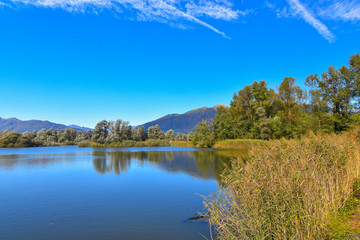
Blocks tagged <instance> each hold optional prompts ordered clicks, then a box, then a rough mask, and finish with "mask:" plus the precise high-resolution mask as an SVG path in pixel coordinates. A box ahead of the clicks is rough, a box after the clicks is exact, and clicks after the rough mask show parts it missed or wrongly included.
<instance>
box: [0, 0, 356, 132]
mask: <svg viewBox="0 0 360 240" xmlns="http://www.w3.org/2000/svg"><path fill="white" fill-rule="evenodd" d="M357 52H360V1H355V0H343V1H334V0H320V1H309V0H284V1H273V0H267V1H266V0H264V1H262V0H260V1H250V0H239V1H230V0H187V1H185V0H0V117H5V118H8V117H17V118H19V119H23V120H28V119H41V120H50V121H53V122H58V123H64V124H72V123H74V124H78V125H82V126H88V127H94V126H95V124H96V123H97V122H98V121H100V120H102V119H107V120H115V119H119V118H120V119H123V120H128V121H130V123H131V124H134V125H137V124H140V123H144V122H147V121H151V120H154V119H156V118H158V117H161V116H163V115H165V114H168V113H183V112H186V111H188V110H191V109H194V108H198V107H202V106H213V105H216V104H220V103H222V104H229V103H230V101H231V99H232V96H233V93H234V92H237V91H238V90H240V89H241V88H243V87H244V86H245V85H248V84H251V83H252V82H253V81H254V80H266V81H267V82H268V83H269V86H270V87H272V88H276V86H277V84H279V83H280V82H281V81H282V79H283V78H284V77H287V76H292V77H295V78H297V82H298V84H299V85H301V86H303V83H304V81H305V78H306V76H308V75H310V74H315V73H321V72H323V71H326V69H327V67H328V66H330V65H332V66H336V67H340V66H341V65H343V64H347V62H348V58H349V56H350V55H352V54H354V53H357Z"/></svg>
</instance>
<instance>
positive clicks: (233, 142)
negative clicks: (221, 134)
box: [214, 139, 268, 149]
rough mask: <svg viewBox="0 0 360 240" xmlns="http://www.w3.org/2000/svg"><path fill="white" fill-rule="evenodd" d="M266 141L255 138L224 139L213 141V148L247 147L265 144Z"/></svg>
mask: <svg viewBox="0 0 360 240" xmlns="http://www.w3.org/2000/svg"><path fill="white" fill-rule="evenodd" d="M267 142H268V141H264V140H257V139H226V140H221V141H218V142H216V143H215V145H214V148H222V149H249V148H250V147H252V146H254V145H257V144H259V145H261V144H266V143H267Z"/></svg>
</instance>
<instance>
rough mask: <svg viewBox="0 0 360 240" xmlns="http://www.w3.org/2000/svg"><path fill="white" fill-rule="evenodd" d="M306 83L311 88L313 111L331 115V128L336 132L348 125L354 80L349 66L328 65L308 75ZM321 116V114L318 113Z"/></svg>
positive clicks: (351, 110) (354, 85) (354, 86)
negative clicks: (318, 73) (326, 69)
mask: <svg viewBox="0 0 360 240" xmlns="http://www.w3.org/2000/svg"><path fill="white" fill-rule="evenodd" d="M306 85H307V86H309V87H310V88H311V90H310V95H311V101H312V102H311V104H312V106H313V107H314V108H313V113H315V114H317V113H318V112H324V113H328V114H329V115H331V121H332V123H333V129H334V131H336V132H339V131H342V130H345V129H347V128H348V127H349V126H350V121H349V120H350V116H351V114H352V113H353V112H354V101H353V100H354V98H355V96H356V90H355V89H356V88H357V87H356V81H355V78H354V77H353V76H352V74H351V71H350V69H349V68H347V67H345V66H342V67H341V68H339V69H336V68H335V67H329V68H328V71H326V72H324V73H322V74H321V76H319V75H317V74H315V75H310V76H309V77H307V79H306ZM318 115H319V117H320V118H321V117H323V114H318Z"/></svg>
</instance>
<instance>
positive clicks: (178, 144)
mask: <svg viewBox="0 0 360 240" xmlns="http://www.w3.org/2000/svg"><path fill="white" fill-rule="evenodd" d="M171 146H172V147H194V144H193V143H192V142H190V141H172V142H171Z"/></svg>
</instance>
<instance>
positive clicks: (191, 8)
mask: <svg viewBox="0 0 360 240" xmlns="http://www.w3.org/2000/svg"><path fill="white" fill-rule="evenodd" d="M10 2H11V3H12V4H13V5H15V6H34V7H42V8H60V9H64V10H66V11H69V12H82V13H84V12H88V11H92V12H95V13H98V12H101V11H103V10H110V11H114V12H116V13H117V14H119V13H125V14H124V15H126V14H128V12H132V13H134V14H131V15H132V16H135V19H137V20H141V21H158V22H162V23H169V24H172V25H176V24H177V23H178V22H181V21H188V22H193V23H196V24H200V25H202V26H204V27H206V28H208V29H210V30H212V31H214V32H216V33H218V34H220V35H222V36H223V37H226V38H228V37H227V36H226V35H225V33H224V32H222V31H220V30H219V29H217V28H215V27H214V26H212V25H210V24H208V23H206V22H205V21H203V20H201V19H200V18H199V17H202V16H204V17H207V18H212V19H220V20H225V21H232V20H236V19H238V18H239V17H240V16H244V15H246V12H245V11H244V12H243V11H240V10H236V9H234V8H233V5H232V3H231V2H230V1H228V0H190V1H189V0H10ZM0 4H1V0H0Z"/></svg>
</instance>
